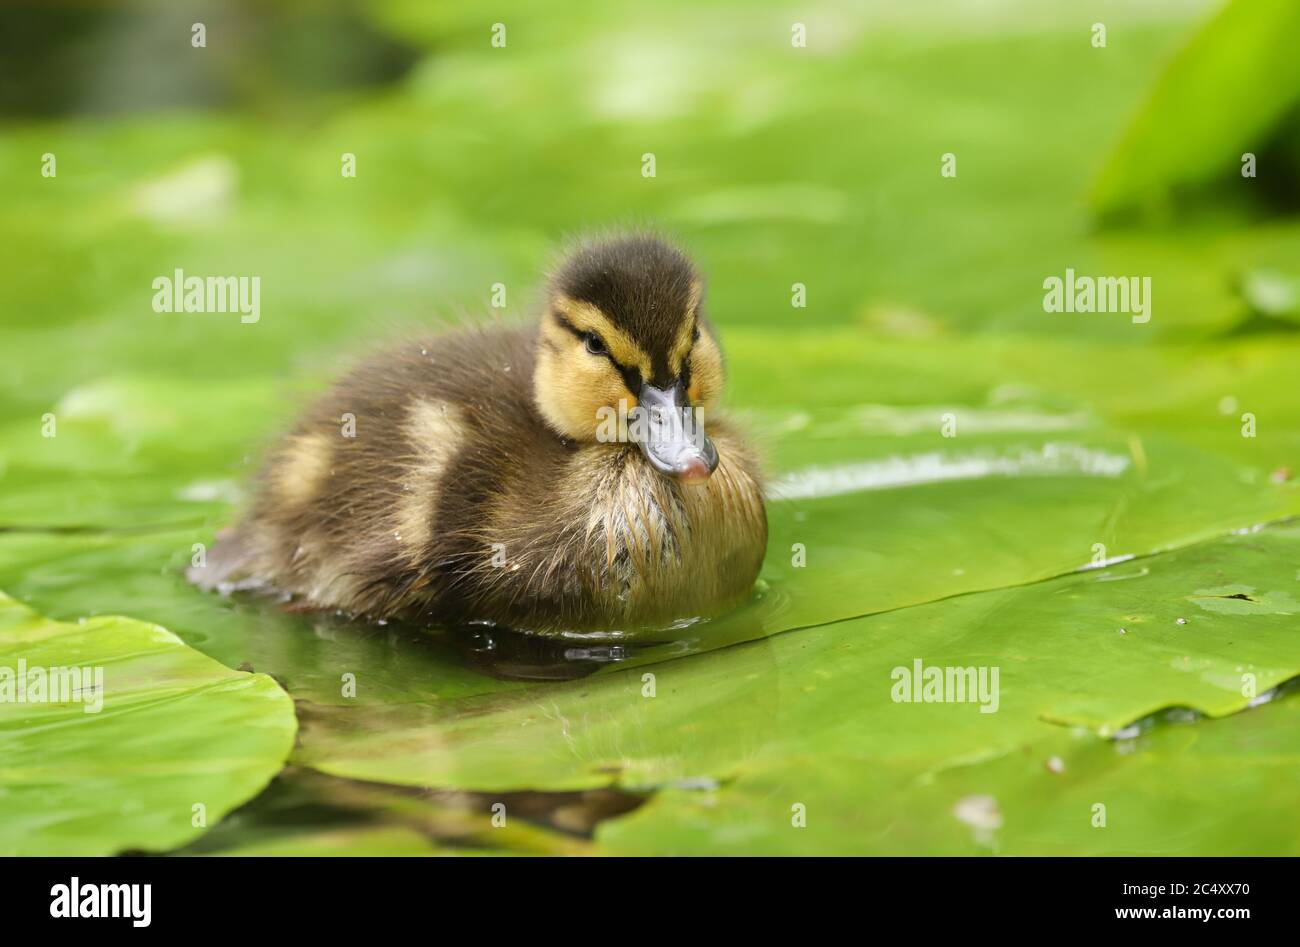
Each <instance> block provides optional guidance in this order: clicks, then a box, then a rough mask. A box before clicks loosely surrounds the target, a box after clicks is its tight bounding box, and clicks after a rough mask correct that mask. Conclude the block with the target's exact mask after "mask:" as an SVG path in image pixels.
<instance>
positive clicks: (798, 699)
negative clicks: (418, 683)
mask: <svg viewBox="0 0 1300 947" xmlns="http://www.w3.org/2000/svg"><path fill="white" fill-rule="evenodd" d="M1297 554H1300V527H1297V526H1294V525H1292V526H1285V527H1276V528H1273V529H1266V530H1262V531H1257V532H1246V533H1243V534H1240V535H1233V536H1230V537H1226V538H1223V539H1220V540H1215V541H1213V542H1208V543H1204V544H1200V545H1196V546H1192V547H1189V548H1186V549H1181V550H1177V551H1174V552H1169V553H1164V554H1161V555H1157V556H1152V557H1149V558H1145V559H1136V560H1132V561H1129V562H1125V563H1122V564H1119V565H1114V566H1111V567H1109V568H1105V569H1097V570H1090V571H1086V572H1080V573H1076V574H1074V575H1070V576H1065V577H1062V578H1058V579H1053V580H1050V581H1047V582H1042V583H1037V584H1033V585H1028V586H1023V587H1017V588H1010V589H1002V590H997V591H991V592H984V593H980V594H975V595H967V596H960V597H957V598H953V599H949V600H946V601H940V602H934V603H931V604H927V605H923V606H918V607H915V608H907V609H899V610H896V611H892V612H887V613H884V614H880V615H875V616H871V617H868V618H861V619H854V620H849V621H844V622H837V623H833V624H828V625H824V626H820V627H816V628H808V629H803V630H799V631H793V632H790V633H787V634H783V635H777V636H774V637H771V638H768V639H766V640H763V641H757V642H751V643H748V644H743V645H738V646H735V647H731V648H725V649H722V650H719V651H714V652H711V653H708V654H703V655H696V656H692V657H688V658H683V659H680V660H677V661H670V662H667V663H663V664H658V665H653V666H649V667H639V668H632V669H628V670H625V671H620V672H615V673H611V674H608V675H601V676H598V677H595V678H591V679H588V680H584V681H578V682H570V683H565V684H554V685H544V686H534V687H531V688H528V689H526V690H523V691H518V692H511V693H506V694H487V695H480V696H474V697H465V698H461V699H458V700H451V701H442V702H438V703H436V704H435V703H425V704H404V705H400V706H389V707H353V708H347V707H320V706H313V705H309V704H306V703H303V704H300V715H301V720H302V735H301V739H300V742H299V747H298V749H297V750H296V751H295V755H294V758H295V760H296V761H297V762H299V763H302V764H305V765H307V766H312V767H314V768H317V769H320V770H322V771H324V772H327V773H330V774H333V775H336V776H347V777H352V778H357V779H367V780H375V781H382V782H392V783H401V784H411V785H428V786H453V787H462V788H467V789H482V790H506V789H516V788H533V789H553V790H571V789H584V788H590V787H594V786H603V785H619V786H622V787H625V788H633V789H644V788H652V787H665V786H673V785H678V784H682V783H686V784H691V783H693V782H697V781H701V780H702V781H704V782H705V783H706V784H707V783H708V782H710V781H712V782H716V781H719V780H722V779H727V778H731V777H733V776H734V775H735V774H736V773H737V772H743V771H744V770H745V769H747V768H748V767H751V766H755V765H759V764H769V763H773V762H778V763H779V762H781V761H783V760H788V759H792V758H796V757H806V756H810V755H816V754H818V753H824V754H827V755H830V756H837V757H844V756H852V757H856V758H860V759H862V760H872V761H875V762H876V763H880V764H884V763H891V764H892V763H899V764H905V765H906V767H908V768H909V769H910V770H914V771H936V770H939V769H942V768H945V767H950V766H953V765H957V764H960V763H963V762H969V761H972V760H979V759H984V758H988V757H991V756H995V755H998V754H1004V753H1007V752H1009V751H1010V750H1011V749H1012V748H1014V747H1016V746H1018V745H1020V744H1021V743H1023V742H1025V741H1027V740H1036V739H1041V738H1042V737H1043V736H1044V735H1045V734H1047V733H1050V732H1051V731H1052V729H1053V728H1052V726H1050V724H1062V725H1074V726H1080V727H1083V728H1086V729H1087V730H1088V731H1091V732H1095V733H1098V734H1101V735H1107V734H1113V733H1115V732H1118V731H1120V730H1121V729H1122V728H1123V727H1124V726H1125V725H1127V724H1128V723H1130V722H1131V721H1134V720H1137V719H1140V718H1143V717H1146V716H1149V715H1151V714H1153V713H1155V712H1156V711H1159V710H1160V709H1162V708H1165V707H1170V706H1186V707H1192V708H1195V709H1197V710H1198V711H1201V712H1204V713H1207V714H1210V715H1222V714H1229V713H1232V712H1235V711H1237V710H1240V709H1241V708H1243V707H1245V706H1247V705H1248V704H1249V702H1250V701H1251V700H1252V699H1253V698H1254V697H1255V696H1256V695H1257V694H1262V693H1264V692H1265V691H1267V690H1268V689H1269V688H1272V687H1275V686H1277V685H1278V684H1280V683H1281V682H1283V681H1285V680H1287V679H1289V678H1291V677H1293V676H1295V675H1296V674H1300V637H1297V635H1296V626H1295V620H1294V618H1293V617H1292V616H1291V615H1290V614H1287V613H1286V612H1285V610H1276V609H1275V610H1257V611H1250V612H1246V611H1242V610H1233V611H1206V610H1204V609H1203V608H1200V607H1198V604H1197V603H1198V601H1199V600H1203V594H1202V593H1201V592H1198V590H1204V589H1206V588H1208V587H1213V586H1214V585H1215V584H1217V583H1225V584H1234V583H1235V581H1236V580H1246V579H1249V581H1250V583H1251V584H1252V586H1253V587H1258V588H1261V589H1268V590H1273V591H1284V592H1293V591H1295V590H1296V572H1295V565H1294V563H1295V561H1296V557H1297ZM917 662H921V669H920V670H917V671H915V673H914V671H913V669H914V668H915V667H916V665H917ZM930 667H938V668H940V669H944V668H950V667H951V668H974V669H980V668H983V669H985V670H984V671H983V672H981V673H984V674H985V675H986V676H985V678H984V681H985V682H986V683H987V684H988V688H989V689H988V691H987V695H986V696H987V697H988V699H981V700H975V699H974V695H975V694H976V693H977V692H976V691H975V690H973V689H972V690H970V691H968V692H967V693H968V696H969V699H967V700H966V701H964V702H951V701H948V702H930V701H898V700H895V699H894V698H895V691H894V687H895V683H896V676H898V675H900V673H901V675H902V676H903V677H907V678H908V679H909V681H910V680H912V679H913V678H914V677H915V678H916V679H918V680H919V679H920V678H921V675H923V674H924V669H925V668H930ZM994 673H996V675H997V678H996V686H995V685H994V683H993V680H994V679H993V677H992V675H993V674H994ZM647 675H649V677H647ZM969 686H970V687H972V688H974V687H975V682H974V681H972V683H971V684H970V685H969ZM919 696H923V695H921V694H920V690H919V689H918V697H919Z"/></svg>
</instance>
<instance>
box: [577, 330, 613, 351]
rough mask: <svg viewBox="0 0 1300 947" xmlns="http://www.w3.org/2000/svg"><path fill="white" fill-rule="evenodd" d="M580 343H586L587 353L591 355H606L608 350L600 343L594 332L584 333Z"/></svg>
mask: <svg viewBox="0 0 1300 947" xmlns="http://www.w3.org/2000/svg"><path fill="white" fill-rule="evenodd" d="M582 341H584V342H586V343H587V351H588V352H590V353H591V354H592V355H608V354H609V349H607V348H605V343H604V342H603V341H601V338H600V336H598V335H596V333H594V332H584V333H583V334H582Z"/></svg>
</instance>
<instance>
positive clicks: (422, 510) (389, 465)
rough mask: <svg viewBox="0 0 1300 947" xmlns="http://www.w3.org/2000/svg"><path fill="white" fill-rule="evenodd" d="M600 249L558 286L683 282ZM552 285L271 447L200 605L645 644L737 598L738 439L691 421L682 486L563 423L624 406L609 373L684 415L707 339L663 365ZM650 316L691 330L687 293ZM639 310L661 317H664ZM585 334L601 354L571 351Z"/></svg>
mask: <svg viewBox="0 0 1300 947" xmlns="http://www.w3.org/2000/svg"><path fill="white" fill-rule="evenodd" d="M638 242H640V243H638ZM628 244H631V245H630V246H629V245H628ZM607 246H609V245H601V247H598V248H596V249H597V250H601V249H603V248H604V247H607ZM614 246H615V247H616V248H618V249H619V252H618V253H615V254H614V255H612V256H611V255H610V253H609V252H608V251H607V250H606V251H605V253H604V255H603V256H597V257H596V258H595V259H594V260H591V261H589V262H588V264H587V265H586V266H583V267H579V269H581V270H582V271H583V273H585V274H586V275H591V271H592V263H594V270H595V272H596V274H597V276H599V274H600V273H601V272H604V273H605V275H606V277H609V276H612V277H613V278H614V281H615V283H617V284H619V288H620V291H630V292H632V293H633V295H635V294H636V293H637V292H642V293H643V295H644V289H645V287H644V286H641V287H638V285H636V284H637V283H638V281H641V282H646V283H647V284H649V283H653V281H654V280H655V279H656V278H657V279H660V280H662V279H663V278H664V274H663V273H657V272H655V268H656V266H659V267H663V266H664V265H666V262H667V263H668V264H671V267H670V268H671V269H672V270H673V272H675V273H676V275H677V276H678V277H679V278H680V277H684V276H685V275H686V274H685V273H681V272H676V271H677V270H679V269H680V268H681V267H682V266H683V265H689V264H684V262H683V261H684V258H680V254H677V252H676V251H674V250H671V248H667V247H665V246H664V245H663V244H661V243H659V242H658V241H654V240H652V239H651V238H630V239H628V240H625V241H623V243H622V244H616V245H614ZM647 247H648V248H649V249H647ZM584 252H587V253H591V252H593V250H592V248H588V249H587V250H586V251H584ZM647 253H648V254H649V261H648V262H646V260H645V259H643V258H644V257H645V256H646V254H647ZM620 254H621V255H620ZM620 269H630V272H627V273H620ZM638 270H640V271H641V272H638ZM566 273H567V274H568V276H569V277H572V276H573V275H574V273H573V264H571V265H570V269H569V270H567V271H562V273H561V274H560V276H559V277H557V284H556V288H555V289H554V290H553V298H552V301H551V302H550V303H549V304H548V308H547V312H546V313H545V314H544V315H543V317H542V324H541V326H540V328H539V327H530V328H501V327H489V328H482V329H473V330H462V331H460V332H457V333H453V334H450V335H444V336H439V337H436V338H429V339H425V340H419V341H411V342H405V343H402V344H401V345H399V346H396V347H395V348H392V349H390V350H388V351H384V352H381V353H380V354H378V355H376V356H375V357H373V358H371V359H370V360H369V361H367V362H365V363H363V364H362V365H360V366H359V367H358V368H357V369H355V370H354V371H352V372H351V373H350V374H348V375H347V376H346V377H344V378H343V379H342V380H341V381H340V382H339V383H338V384H337V385H336V386H335V387H334V388H333V389H332V390H331V391H329V392H328V393H327V394H326V395H325V396H324V397H322V398H321V399H319V400H318V401H317V402H316V404H315V405H314V406H313V407H312V408H311V409H310V410H309V411H308V413H307V414H306V416H305V417H304V418H303V419H302V420H301V421H300V422H299V424H298V425H297V427H296V428H295V429H294V430H293V431H292V432H291V433H290V434H289V435H288V436H286V437H285V438H284V439H283V440H282V441H281V442H280V443H279V444H278V445H277V446H276V447H275V448H274V450H273V451H272V452H271V454H270V456H269V458H268V460H267V463H266V465H265V467H264V469H263V471H262V474H261V476H260V478H259V481H258V483H257V488H256V494H255V498H254V502H253V504H252V507H251V509H250V510H249V512H248V513H247V515H246V517H245V519H244V520H243V521H242V523H240V525H239V526H238V527H236V529H235V530H234V531H233V532H231V533H230V534H228V535H226V536H224V537H223V538H222V539H221V540H220V541H219V543H218V545H217V547H216V548H215V549H214V550H213V554H212V556H210V557H209V564H208V566H207V567H205V568H203V569H195V570H192V573H191V574H192V577H193V578H194V579H195V580H196V581H198V582H200V583H201V584H203V585H205V586H208V587H212V586H216V585H221V584H224V583H247V584H262V583H264V584H266V585H269V586H271V587H274V588H276V589H279V590H281V591H283V592H287V593H291V594H293V595H294V596H295V597H296V598H298V599H299V600H300V601H302V602H303V603H305V604H307V605H308V606H312V607H322V608H340V609H344V610H346V611H349V612H355V613H361V614H367V615H371V616H376V617H380V616H398V617H407V618H412V619H418V620H430V619H432V620H438V621H466V620H489V621H493V622H496V623H500V624H506V625H510V626H512V627H516V628H521V629H525V630H530V631H535V632H539V633H547V632H557V631H563V630H594V629H626V628H631V627H636V626H645V625H654V624H662V623H664V622H667V621H671V620H674V619H677V618H682V617H687V616H694V615H699V614H702V613H711V612H716V611H718V610H719V609H722V608H725V607H726V606H728V605H730V604H734V603H735V602H737V601H739V600H741V599H743V598H744V597H745V596H746V595H747V594H748V593H749V590H750V588H751V587H752V585H753V582H754V579H755V577H756V575H757V573H758V569H759V565H760V564H761V562H762V559H763V553H764V548H765V546H766V541H767V521H766V517H765V513H764V507H763V499H762V490H761V487H760V480H759V474H758V469H757V463H756V459H755V456H754V454H753V452H752V451H751V450H750V449H749V448H748V447H747V445H746V444H745V443H744V441H743V439H742V438H741V436H740V435H739V434H738V433H737V432H736V431H735V430H734V429H733V428H732V426H731V425H730V424H728V423H727V422H726V421H725V420H723V419H721V418H718V417H717V416H716V415H714V414H713V413H710V414H709V415H708V416H707V418H706V420H705V426H706V427H707V429H708V433H709V438H710V439H711V440H712V444H710V445H709V448H710V450H711V449H712V448H714V447H716V457H713V456H712V455H711V454H710V459H711V460H712V462H713V463H716V469H713V470H712V475H709V473H708V472H707V471H705V470H703V469H702V467H701V461H699V460H698V459H696V456H695V453H693V452H692V448H691V447H690V445H686V446H685V447H683V448H682V450H683V451H684V453H683V454H682V456H683V457H686V460H684V461H682V462H681V465H682V466H683V469H685V470H686V473H685V474H684V475H683V474H681V472H680V471H678V470H677V469H676V468H673V469H672V470H670V472H669V474H667V475H666V474H665V473H664V469H665V464H664V461H663V459H662V456H660V455H658V454H655V453H653V450H652V448H649V447H645V446H644V445H638V444H637V443H628V442H612V443H611V442H607V441H605V440H601V439H597V438H596V437H594V436H589V435H595V434H596V433H597V432H596V429H595V428H594V427H593V428H591V429H588V427H587V425H586V422H585V418H586V415H587V413H589V412H590V413H593V414H594V413H596V412H598V411H599V409H600V408H601V407H602V406H604V405H605V404H606V402H608V401H609V395H611V394H615V393H618V394H621V395H624V396H627V397H633V398H635V397H636V396H635V394H634V393H632V392H629V391H626V390H624V391H621V392H614V391H613V388H614V384H613V382H612V381H611V379H610V376H611V374H612V375H614V376H618V377H619V378H620V381H621V382H629V381H631V382H635V381H637V380H638V378H639V376H641V375H644V376H646V378H645V379H644V380H642V387H643V394H642V399H643V400H644V399H645V398H646V397H650V396H652V395H653V394H654V393H658V392H661V388H659V387H656V386H654V385H652V384H651V383H650V379H651V378H652V377H653V376H654V375H655V374H656V371H658V373H659V374H660V375H662V376H663V377H661V378H659V379H657V380H658V381H660V382H665V381H668V380H670V379H669V376H672V379H671V380H672V381H673V384H675V385H678V389H679V390H680V392H681V393H682V394H681V395H680V397H684V396H685V392H687V391H689V390H690V389H691V386H692V379H691V378H690V375H691V374H692V368H694V373H695V376H696V377H695V379H694V385H695V389H694V394H695V395H698V396H700V398H699V400H700V401H701V402H703V401H706V400H712V398H713V397H715V396H716V391H712V390H706V389H707V388H708V386H709V385H714V386H717V385H720V381H721V363H720V359H719V358H717V348H716V345H715V344H713V342H712V338H711V336H710V338H709V350H710V351H709V354H707V355H705V354H704V350H703V347H702V346H701V345H700V344H699V341H698V339H697V341H696V342H695V343H694V345H693V346H691V347H690V350H689V351H687V350H685V349H683V353H684V354H681V357H680V358H678V359H677V360H676V361H677V364H675V365H670V364H669V363H670V362H673V358H672V357H671V356H669V355H665V354H664V353H655V352H652V351H646V350H645V349H654V348H655V343H654V342H653V341H645V339H646V338H647V337H646V336H645V334H644V333H641V334H640V335H638V334H637V332H636V331H634V327H633V326H632V324H631V323H629V321H628V318H627V316H628V313H627V312H622V313H619V312H615V313H609V314H605V313H604V310H605V309H618V307H619V305H620V304H619V303H618V302H611V300H610V299H609V298H608V297H606V298H602V299H601V300H599V301H593V300H591V299H585V300H584V299H582V298H580V297H579V296H576V295H571V292H575V291H576V290H578V289H580V288H581V287H576V286H575V285H574V284H573V283H572V281H571V280H570V282H569V283H565V282H564V280H565V275H566ZM692 279H694V278H693V277H692ZM629 283H630V284H632V285H631V287H630V290H629V286H628V285H626V284H629ZM691 285H693V286H694V289H692V288H691ZM588 289H590V287H588ZM625 294H626V292H625ZM692 294H693V295H692ZM585 295H587V296H599V295H600V293H599V292H586V293H585ZM652 295H653V293H652ZM663 295H664V294H663V293H660V296H663ZM667 296H668V297H672V298H673V299H674V300H675V301H678V302H680V303H681V305H680V306H677V307H675V308H679V309H681V312H678V313H676V314H675V315H674V319H683V318H687V317H688V316H689V318H691V319H693V320H695V319H698V318H699V314H698V307H699V283H698V280H695V281H694V282H693V284H691V283H690V281H688V284H686V285H683V286H678V287H676V288H675V289H674V290H673V292H671V293H668V294H667ZM640 302H641V304H645V303H647V302H649V303H650V304H651V305H652V306H656V307H662V308H663V309H664V310H667V309H668V308H669V303H668V301H667V299H666V298H656V299H654V300H647V299H645V298H642V299H641V300H640ZM637 311H641V310H637ZM575 320H586V321H588V322H590V323H591V328H579V327H576V326H575V325H574V321H575ZM597 323H598V325H596V324H597ZM679 329H680V327H679ZM597 331H598V332H600V333H601V334H602V336H601V337H602V338H609V339H610V342H609V348H608V349H606V347H605V346H606V343H605V342H604V341H601V342H600V343H599V345H597V344H595V343H594V342H592V341H591V340H592V338H594V336H593V332H597ZM584 333H585V334H584ZM616 334H621V335H623V336H624V337H623V338H622V339H620V340H618V341H617V342H616V341H615V340H614V336H615V335H616ZM661 335H662V337H663V338H664V339H667V340H669V341H670V342H671V341H673V340H676V339H679V338H680V336H681V332H680V331H678V332H677V333H676V334H674V333H672V332H669V331H668V330H667V329H664V332H663V333H661ZM638 339H640V341H638ZM643 346H644V348H642V347H643ZM634 348H635V349H637V350H638V351H636V352H634V351H633V349H634ZM659 355H663V356H664V357H663V362H664V364H662V365H659V366H656V365H655V364H654V362H655V360H656V358H657V357H658V356H659ZM638 361H639V362H640V363H641V368H640V369H633V371H635V372H636V376H637V377H632V376H628V375H627V370H628V366H629V363H635V362H638ZM714 362H716V364H714ZM597 363H608V365H607V366H606V365H601V364H597ZM706 363H707V364H706ZM610 369H613V371H612V372H611V371H610ZM682 376H686V377H685V378H682ZM679 382H682V383H681V384H679ZM602 384H603V385H604V387H603V388H602ZM624 387H625V388H626V387H627V385H624ZM605 389H608V390H605ZM662 390H669V389H667V388H665V389H662ZM645 392H649V393H651V394H650V395H647V394H645ZM706 395H707V396H708V398H705V396H706ZM694 403H695V401H694V400H692V404H694ZM632 404H633V405H635V404H636V401H635V400H634V401H633V402H632ZM607 430H608V428H607ZM670 466H671V465H670ZM701 474H702V477H701V476H700V475H701ZM681 476H685V477H686V480H690V481H694V482H686V480H683V479H680V477H681Z"/></svg>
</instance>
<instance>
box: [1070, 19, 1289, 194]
mask: <svg viewBox="0 0 1300 947" xmlns="http://www.w3.org/2000/svg"><path fill="white" fill-rule="evenodd" d="M1297 45H1300V7H1298V6H1297V5H1296V4H1295V3H1293V2H1291V0H1232V2H1229V3H1228V4H1227V5H1226V6H1224V8H1223V9H1222V10H1221V11H1220V12H1219V13H1218V15H1217V16H1215V17H1214V18H1213V19H1212V20H1210V22H1209V23H1207V24H1206V25H1205V26H1204V28H1203V29H1201V30H1200V31H1199V32H1197V33H1196V35H1195V36H1194V37H1193V38H1192V40H1191V41H1190V42H1189V43H1188V44H1187V45H1186V46H1185V47H1184V48H1183V49H1182V50H1181V51H1180V52H1179V54H1178V55H1177V56H1176V57H1175V58H1174V60H1173V61H1172V62H1171V63H1170V64H1169V66H1168V68H1167V69H1166V70H1165V72H1164V74H1163V75H1162V76H1161V77H1160V80H1159V82H1158V83H1157V84H1156V87H1155V88H1154V89H1153V90H1152V92H1151V94H1150V96H1149V98H1148V99H1147V101H1146V102H1145V104H1144V105H1143V106H1142V109H1141V111H1140V112H1139V113H1138V115H1137V117H1136V118H1135V119H1134V121H1133V123H1132V124H1131V125H1130V126H1129V128H1128V130H1127V132H1126V133H1125V134H1124V137H1123V139H1122V140H1121V141H1120V143H1119V145H1118V147H1117V148H1116V149H1115V151H1114V152H1113V153H1112V154H1111V156H1110V158H1109V160H1108V161H1107V163H1106V165H1105V167H1104V168H1103V169H1102V171H1101V173H1100V175H1099V176H1098V178H1097V181H1096V184H1095V186H1094V190H1093V194H1092V203H1093V206H1094V207H1095V208H1096V209H1097V210H1098V211H1099V212H1101V213H1103V214H1109V213H1113V212H1115V211H1119V210H1124V209H1127V208H1131V207H1133V206H1135V205H1142V204H1147V205H1150V204H1151V203H1152V202H1153V201H1156V202H1158V201H1160V200H1162V199H1167V198H1168V197H1170V196H1172V195H1173V192H1174V191H1176V190H1177V189H1180V188H1186V187H1189V186H1194V185H1199V184H1205V183H1207V182H1208V181H1211V180H1213V179H1215V178H1220V179H1224V180H1231V179H1232V178H1233V177H1235V178H1236V180H1237V181H1238V182H1239V183H1240V184H1242V185H1243V186H1250V187H1254V186H1255V183H1256V182H1255V181H1254V180H1253V179H1243V178H1242V176H1241V168H1242V164H1241V162H1242V155H1243V153H1244V152H1250V153H1252V154H1255V155H1256V157H1257V158H1258V157H1260V155H1261V154H1262V153H1263V152H1264V151H1265V149H1266V147H1267V146H1268V145H1270V144H1271V143H1272V142H1273V140H1274V139H1275V138H1277V137H1278V135H1279V134H1280V129H1279V128H1278V127H1277V124H1278V123H1279V121H1280V120H1282V119H1283V118H1284V117H1285V116H1287V115H1288V114H1289V112H1290V110H1291V109H1292V107H1294V106H1295V105H1296V104H1297V103H1300V58H1297V57H1296V55H1295V50H1296V47H1297ZM1108 54H1109V50H1106V51H1102V50H1099V51H1098V55H1108ZM1294 172H1295V169H1294V168H1293V167H1292V168H1277V167H1273V168H1270V167H1267V166H1265V167H1263V168H1261V169H1259V171H1258V173H1259V174H1260V175H1261V176H1274V177H1285V176H1287V175H1292V174H1294Z"/></svg>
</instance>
